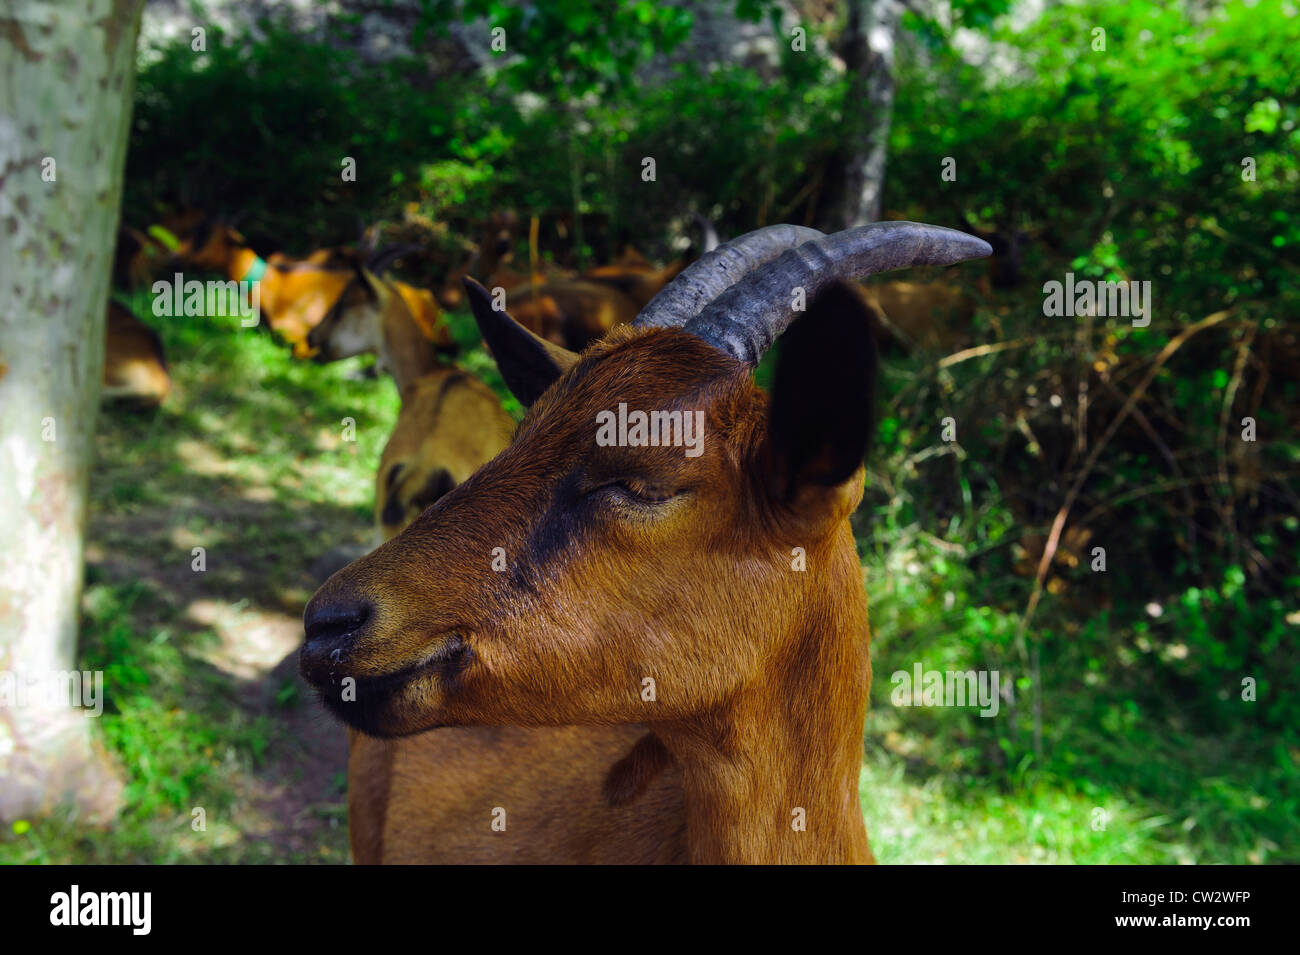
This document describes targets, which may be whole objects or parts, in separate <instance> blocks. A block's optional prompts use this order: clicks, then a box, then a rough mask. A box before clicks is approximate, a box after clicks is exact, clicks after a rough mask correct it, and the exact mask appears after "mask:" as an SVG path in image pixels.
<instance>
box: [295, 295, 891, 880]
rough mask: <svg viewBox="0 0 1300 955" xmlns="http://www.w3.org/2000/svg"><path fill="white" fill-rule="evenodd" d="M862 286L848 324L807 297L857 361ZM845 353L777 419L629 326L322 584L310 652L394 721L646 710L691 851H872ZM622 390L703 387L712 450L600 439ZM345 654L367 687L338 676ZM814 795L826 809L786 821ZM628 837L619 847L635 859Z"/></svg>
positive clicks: (366, 722) (798, 378)
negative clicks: (844, 426) (677, 782)
mask: <svg viewBox="0 0 1300 955" xmlns="http://www.w3.org/2000/svg"><path fill="white" fill-rule="evenodd" d="M853 301H854V300H853V299H852V298H851V297H850V295H849V293H847V292H845V293H843V294H842V295H838V296H836V297H835V298H834V301H833V304H832V306H831V309H830V312H829V313H827V314H829V316H830V320H832V321H830V324H829V325H824V324H819V322H820V321H821V320H820V318H819V319H817V320H812V319H811V317H808V318H804V319H803V320H802V322H803V323H808V327H809V328H810V329H814V328H823V327H825V328H827V329H829V331H830V332H833V334H829V333H823V334H822V343H821V346H820V347H819V349H818V354H819V356H820V355H821V354H822V353H823V352H825V353H826V356H827V357H826V361H829V362H831V363H833V362H835V361H836V360H840V361H841V363H842V366H843V362H844V361H847V359H844V358H843V357H842V356H836V355H834V354H833V353H831V352H830V351H829V348H830V345H831V343H833V342H838V341H844V342H845V344H846V345H847V346H852V347H851V348H850V347H846V348H845V352H846V353H847V352H850V351H853V350H856V349H857V347H858V346H859V344H860V343H861V342H863V341H867V340H868V339H866V338H865V334H866V333H865V317H864V316H863V315H862V312H861V308H860V306H857V305H855V304H853ZM813 312H817V314H818V315H819V316H820V315H822V314H823V312H819V311H818V306H814V309H813V311H812V312H810V316H811V315H812V314H813ZM809 334H813V333H812V332H810V333H809ZM814 337H816V336H815V335H814ZM863 347H865V346H863ZM800 353H801V349H799V348H791V349H790V354H792V355H798V354H800ZM785 357H786V352H784V351H783V353H782V360H783V361H784V360H785ZM794 367H795V368H796V372H799V368H798V366H794ZM843 367H844V368H845V369H846V370H845V371H840V370H839V368H838V367H837V368H832V369H831V370H829V371H822V369H820V368H814V367H811V366H805V367H804V368H803V369H802V371H801V373H792V377H790V378H789V381H790V382H791V383H793V384H794V385H796V387H788V388H786V389H785V390H784V391H782V390H778V392H777V395H778V398H780V397H781V396H782V395H789V396H791V397H790V398H788V399H784V400H783V401H782V402H780V403H779V404H774V405H773V406H772V412H771V413H772V416H773V417H772V422H773V424H771V425H769V424H768V416H769V407H768V401H767V399H766V397H765V396H764V395H763V393H762V392H760V391H759V390H758V389H757V388H756V387H755V386H754V385H753V383H752V381H751V377H750V373H749V370H748V369H747V368H746V367H744V366H742V365H740V364H739V363H738V362H736V361H734V360H732V359H730V358H728V357H726V356H724V355H722V354H721V353H720V352H718V351H716V350H715V349H714V348H712V347H711V346H709V345H707V344H705V343H703V342H701V341H700V340H698V339H696V338H694V337H693V336H691V335H688V334H686V333H684V332H682V331H679V330H675V329H654V330H648V331H647V330H636V329H616V330H615V331H614V332H612V333H611V334H610V335H609V336H608V337H607V338H606V339H605V340H603V341H601V342H599V343H597V344H596V345H594V346H592V347H591V348H590V349H589V350H588V352H587V353H586V354H584V356H583V357H582V360H581V361H579V362H578V363H577V364H576V365H574V366H572V367H571V368H570V369H569V370H568V371H567V372H565V373H564V374H563V376H562V377H561V378H560V379H559V381H558V382H556V383H555V384H554V385H553V386H552V387H551V388H550V389H549V390H548V391H546V393H545V394H544V395H542V397H541V398H540V399H539V400H538V401H537V402H536V404H534V406H533V407H532V408H531V410H530V411H529V414H528V416H527V417H526V418H525V420H524V423H523V424H522V425H521V426H520V428H519V430H518V432H517V433H516V435H515V438H514V440H513V442H512V443H511V445H510V447H509V448H507V449H506V450H505V451H504V452H503V453H502V454H500V455H499V456H498V457H497V458H495V459H494V460H493V461H492V462H490V463H489V464H487V465H486V466H484V467H483V468H481V469H480V470H479V471H477V472H476V473H475V474H474V476H472V477H471V478H470V479H469V480H468V481H466V482H464V483H463V484H461V485H460V486H459V487H458V488H457V489H456V490H455V491H453V492H451V493H449V494H447V495H445V496H444V497H442V498H441V499H440V500H439V501H438V503H437V504H435V505H434V506H433V507H432V508H431V509H429V510H428V511H426V512H425V513H424V514H422V515H421V516H420V517H419V518H418V519H417V520H416V521H415V522H414V523H413V524H412V525H411V526H410V527H409V528H407V530H406V531H404V532H403V533H402V534H401V535H399V536H398V537H396V538H394V539H393V540H390V541H389V542H388V543H387V544H385V545H384V546H382V547H380V548H379V549H378V550H376V551H374V552H372V553H371V554H369V555H368V556H366V557H365V558H363V559H361V560H360V561H357V562H356V563H354V564H352V565H350V566H349V567H348V568H346V569H345V570H343V571H341V572H340V573H338V574H336V575H335V576H334V577H332V578H331V579H330V580H329V581H328V582H327V583H326V584H325V585H324V586H323V587H322V588H321V590H320V591H318V593H317V594H316V596H315V597H314V598H313V599H312V602H311V604H310V605H309V606H308V609H307V612H306V620H307V622H308V641H307V643H306V644H305V646H304V650H303V658H302V668H303V672H304V675H305V676H307V678H308V679H309V680H310V681H312V682H313V683H314V684H315V685H316V686H317V687H318V688H319V689H320V690H321V692H322V701H323V702H324V703H325V704H326V705H327V706H328V707H329V708H330V709H331V710H332V711H333V712H335V713H336V714H337V715H338V716H340V717H341V718H342V719H344V720H346V721H347V722H348V723H349V725H351V726H353V727H354V728H357V729H361V730H362V731H364V732H367V733H371V734H376V735H381V736H403V735H405V734H412V733H419V732H421V731H424V730H428V729H430V728H434V727H446V726H523V727H532V726H565V725H583V724H616V725H617V724H646V725H647V726H648V727H649V728H650V729H651V730H652V731H653V733H654V734H655V737H656V738H657V739H658V740H660V741H661V742H662V745H663V747H664V748H665V749H666V750H667V752H668V753H670V754H671V756H672V764H670V766H669V773H667V774H666V775H665V776H661V777H656V778H654V780H653V782H652V791H658V789H657V787H660V786H662V785H664V783H665V779H666V778H667V777H670V776H672V775H674V773H675V772H677V771H679V772H680V778H681V782H682V788H683V791H684V793H685V806H686V832H687V842H688V847H687V849H688V851H687V855H688V857H689V859H690V860H692V861H695V862H764V861H766V862H814V861H820V862H865V861H870V860H871V855H870V850H869V849H868V846H867V838H866V832H865V828H864V827H863V824H862V816H861V812H860V810H859V808H858V797H857V786H858V773H859V768H860V763H861V756H862V742H861V730H862V721H863V718H864V715H865V708H866V700H867V691H868V687H869V683H870V664H869V661H868V654H867V646H868V639H869V634H868V628H867V613H866V600H865V595H864V594H863V591H862V583H861V568H860V566H859V563H858V559H857V554H856V549H855V546H854V540H853V535H852V531H851V529H850V527H849V523H848V518H849V515H850V514H851V513H852V511H853V510H854V508H855V507H856V506H857V503H858V501H859V500H860V498H861V495H862V477H863V471H862V468H861V463H860V462H861V453H862V450H863V449H864V448H865V436H864V437H863V438H862V443H859V444H857V445H854V443H853V441H849V442H848V445H847V447H848V451H847V452H841V453H839V454H838V455H837V454H833V453H831V451H833V450H834V449H833V448H831V450H827V449H825V448H822V447H821V445H815V446H814V445H812V444H806V442H803V438H802V437H801V435H804V434H810V435H813V436H816V435H818V434H821V433H822V432H823V431H824V430H825V429H824V428H823V426H822V422H823V421H824V420H825V419H826V418H829V417H833V416H834V412H833V410H831V409H833V408H835V407H838V406H839V399H840V398H841V397H842V396H841V395H839V394H838V393H837V394H835V395H834V396H832V397H834V398H835V400H834V401H831V400H829V398H828V397H827V395H826V394H822V393H821V392H819V391H818V388H819V379H818V377H817V376H818V375H819V374H820V375H822V376H823V377H825V378H826V379H828V380H834V381H836V382H841V381H843V382H846V383H848V382H850V380H852V381H853V382H854V384H855V386H857V385H859V384H860V382H861V381H863V380H866V379H867V378H869V377H870V375H869V374H868V373H866V372H863V371H862V369H860V368H857V367H856V366H854V367H848V366H843ZM850 371H852V372H853V373H854V374H853V375H850V374H849V373H848V372H850ZM781 374H782V373H781V366H780V365H778V381H781V380H782V378H781ZM855 376H856V377H855ZM805 394H811V395H812V396H813V397H812V399H811V401H812V403H811V404H808V405H806V406H805V405H801V404H800V403H799V402H800V401H801V400H803V399H801V397H800V396H802V395H805ZM858 397H859V398H861V397H862V396H861V395H859V396H858ZM822 399H826V400H822ZM863 400H869V399H863ZM818 401H821V403H820V404H819V403H818ZM619 402H626V403H627V404H628V406H629V407H630V408H633V409H665V410H666V409H673V408H676V409H680V410H693V409H696V408H700V409H702V410H704V411H705V414H706V421H707V424H706V430H705V435H706V440H705V444H704V453H703V454H702V455H701V456H699V457H695V458H687V457H685V456H684V455H683V454H682V449H681V448H672V447H662V448H620V447H598V446H596V445H595V443H594V441H593V435H594V430H595V424H594V422H595V420H596V418H595V416H596V414H597V413H598V412H600V411H604V410H611V409H613V408H615V407H616V406H617V404H618V403H619ZM859 411H860V409H858V408H856V407H854V408H851V409H850V414H851V416H856V419H862V420H865V419H863V416H862V415H861V414H860V413H859ZM794 425H797V427H796V426H794ZM854 429H855V430H860V431H863V432H864V434H865V431H866V428H865V424H862V423H861V420H859V421H857V423H856V424H855V425H854ZM854 440H856V438H855V439H854ZM801 442H803V443H801ZM828 447H829V446H828ZM855 457H856V460H855ZM832 462H838V463H837V464H836V466H835V467H832V466H831V463H832ZM846 462H847V464H846ZM661 498H662V499H663V500H658V499H661ZM497 547H501V548H504V550H505V553H506V555H507V561H508V568H507V570H506V571H504V572H500V571H494V570H493V569H492V566H491V562H492V552H493V549H494V548H497ZM794 548H802V549H803V552H804V555H805V559H806V562H807V568H808V570H807V571H806V572H799V571H796V570H793V569H792V565H791V554H792V551H793V549H794ZM330 614H338V615H342V616H341V617H329V615H330ZM344 617H345V618H346V620H347V623H346V624H337V625H336V624H335V623H334V622H332V621H334V620H338V619H343V618H344ZM327 618H328V619H327ZM336 640H338V641H342V642H341V643H339V644H338V649H337V652H331V651H330V648H331V646H334V645H335V641H336ZM344 677H352V678H354V679H355V680H356V698H355V701H345V700H343V699H341V698H340V697H339V696H338V686H339V681H340V680H341V679H342V678H344ZM646 677H651V678H653V680H654V681H655V685H656V687H657V690H656V692H657V696H656V699H655V700H654V701H653V702H646V701H645V700H643V698H642V692H643V687H644V684H643V680H644V679H645V678H646ZM642 733H643V730H642V729H641V728H640V727H638V728H637V729H636V731H635V732H632V733H629V734H628V735H627V736H626V737H625V740H626V741H631V740H632V739H637V738H639V737H640V736H641V735H642ZM633 756H634V757H635V756H636V750H635V749H634V750H633ZM673 767H677V770H674V769H673ZM592 775H593V776H594V775H596V774H592ZM634 777H635V774H634ZM439 795H440V793H439ZM434 798H436V797H434ZM637 804H638V803H634V805H637ZM609 811H615V810H609ZM799 813H802V814H803V818H806V820H807V828H806V831H796V829H794V828H793V827H792V825H791V823H792V820H794V819H797V818H800V816H799ZM616 840H617V841H616V843H615V844H614V845H613V846H612V847H610V848H609V849H608V850H607V851H609V852H610V853H611V854H612V855H613V856H615V857H620V858H626V859H629V860H630V859H631V858H632V857H633V856H634V852H633V851H632V846H631V845H624V844H623V843H622V841H621V840H618V837H617V836H616Z"/></svg>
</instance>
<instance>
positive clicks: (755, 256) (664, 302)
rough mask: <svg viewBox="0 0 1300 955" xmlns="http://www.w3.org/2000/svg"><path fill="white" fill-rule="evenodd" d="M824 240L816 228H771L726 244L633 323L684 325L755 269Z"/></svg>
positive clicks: (694, 266)
mask: <svg viewBox="0 0 1300 955" xmlns="http://www.w3.org/2000/svg"><path fill="white" fill-rule="evenodd" d="M821 237H822V233H820V232H818V231H817V230H816V229H807V228H804V227H803V226H799V225H770V226H765V227H763V228H762V229H755V230H754V231H753V232H746V233H745V234H744V235H742V236H740V237H739V238H736V239H732V240H731V241H730V242H724V243H722V245H720V246H718V247H717V248H716V249H714V250H713V251H712V252H706V253H705V254H704V255H702V256H700V257H699V258H698V259H696V260H695V261H694V262H693V263H691V265H690V266H689V267H688V268H686V269H684V270H683V271H682V273H681V274H680V275H678V276H677V277H676V278H675V279H673V280H672V281H671V282H670V283H668V285H667V286H666V287H665V288H664V289H662V290H661V291H660V292H659V294H658V295H656V296H655V297H654V298H652V299H651V300H650V301H649V303H648V304H647V305H646V307H645V308H643V309H641V312H640V314H639V315H637V317H636V320H635V321H634V322H633V323H632V324H633V325H636V326H637V327H638V328H653V327H658V326H681V325H684V324H686V323H687V322H688V321H690V320H691V319H692V318H694V317H695V316H696V315H698V314H700V312H701V311H702V310H703V309H704V307H705V306H707V305H708V304H709V303H710V302H712V301H713V300H714V299H715V298H717V297H718V296H719V295H721V294H722V293H723V292H725V291H726V290H727V289H729V288H731V286H733V285H735V284H736V283H737V282H738V281H740V280H741V279H742V278H744V277H745V276H746V275H748V274H749V273H750V272H752V271H753V270H754V269H756V268H758V267H759V266H761V265H764V264H766V263H768V262H770V261H772V260H773V259H775V258H776V257H777V256H778V255H780V254H781V253H782V252H785V251H787V250H789V249H793V248H795V247H796V246H799V245H802V244H803V243H805V242H808V241H810V240H811V239H819V238H821Z"/></svg>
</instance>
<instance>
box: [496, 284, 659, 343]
mask: <svg viewBox="0 0 1300 955" xmlns="http://www.w3.org/2000/svg"><path fill="white" fill-rule="evenodd" d="M506 300H507V301H508V303H509V311H510V314H511V315H513V316H514V317H515V319H516V320H517V321H518V322H519V323H520V324H521V325H522V326H523V327H524V328H527V329H528V330H529V331H531V332H533V333H534V334H536V335H538V336H540V337H541V338H544V339H546V340H547V341H549V342H551V343H553V344H556V345H560V346H563V347H565V348H568V349H571V350H573V351H581V350H582V349H584V348H586V347H587V345H589V344H590V343H591V342H594V341H596V340H597V339H598V338H601V337H603V336H604V335H606V334H607V333H608V332H609V331H610V330H611V329H613V328H616V327H617V326H619V325H626V324H627V323H629V322H631V321H632V320H633V319H634V318H636V315H637V311H638V308H637V304H636V302H635V301H634V300H633V299H632V298H631V297H630V296H628V295H627V294H626V293H624V292H621V291H619V289H617V288H615V287H614V286H612V285H607V284H603V283H600V282H586V281H581V280H560V281H554V282H542V283H538V284H528V285H522V286H519V287H518V288H515V289H514V290H513V291H509V292H508V295H507V299H506Z"/></svg>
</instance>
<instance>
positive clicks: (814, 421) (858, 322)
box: [768, 282, 876, 503]
mask: <svg viewBox="0 0 1300 955" xmlns="http://www.w3.org/2000/svg"><path fill="white" fill-rule="evenodd" d="M875 386H876V340H875V337H874V336H873V335H872V333H871V325H870V313H869V311H868V309H867V306H866V304H865V303H864V302H863V300H862V298H861V296H860V295H859V294H858V293H857V291H856V290H854V289H853V288H851V287H850V286H848V285H847V284H845V283H842V282H837V283H835V284H833V285H830V286H829V287H827V288H826V289H825V290H824V291H823V292H822V293H821V294H820V295H818V296H817V298H816V299H815V300H814V301H813V302H812V304H811V306H810V307H809V309H808V312H807V314H805V315H804V316H803V317H802V318H800V319H799V320H798V321H796V322H795V323H794V324H793V325H791V326H790V328H789V329H788V330H787V331H786V333H785V334H784V335H782V336H781V344H780V352H779V354H778V355H777V363H776V372H775V375H774V376H773V380H772V402H771V407H770V411H769V418H768V432H769V440H770V451H771V466H772V477H773V479H774V482H775V489H776V493H777V496H778V498H779V499H781V500H784V501H785V502H787V503H792V502H793V501H794V499H795V496H796V495H797V494H798V493H799V492H800V491H801V490H803V489H804V488H808V487H821V488H833V487H837V486H839V485H841V484H843V483H844V482H845V481H847V480H848V479H849V478H850V477H852V476H853V474H854V472H855V471H857V469H858V468H859V467H860V466H861V464H862V459H863V457H865V456H866V453H867V446H868V445H869V444H870V443H871V434H872V432H873V431H874V429H875V423H874V407H873V405H874V395H875Z"/></svg>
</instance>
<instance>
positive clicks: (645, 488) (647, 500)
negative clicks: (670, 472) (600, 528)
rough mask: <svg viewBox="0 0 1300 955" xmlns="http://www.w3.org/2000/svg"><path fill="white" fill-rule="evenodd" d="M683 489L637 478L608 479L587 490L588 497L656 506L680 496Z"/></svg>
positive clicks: (642, 505)
mask: <svg viewBox="0 0 1300 955" xmlns="http://www.w3.org/2000/svg"><path fill="white" fill-rule="evenodd" d="M682 493H683V492H682V490H668V489H666V488H662V487H655V486H652V485H649V484H647V483H646V482H645V481H642V480H640V479H637V478H620V479H619V480H616V481H607V482H605V483H604V484H601V485H599V486H598V487H595V488H592V489H591V490H590V491H588V492H587V495H586V496H588V497H596V496H604V497H607V498H610V499H613V500H615V501H617V502H619V503H623V504H630V505H632V506H635V507H654V506H656V505H658V504H667V503H668V502H669V501H671V500H673V499H674V498H676V497H680V496H681V494H682Z"/></svg>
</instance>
